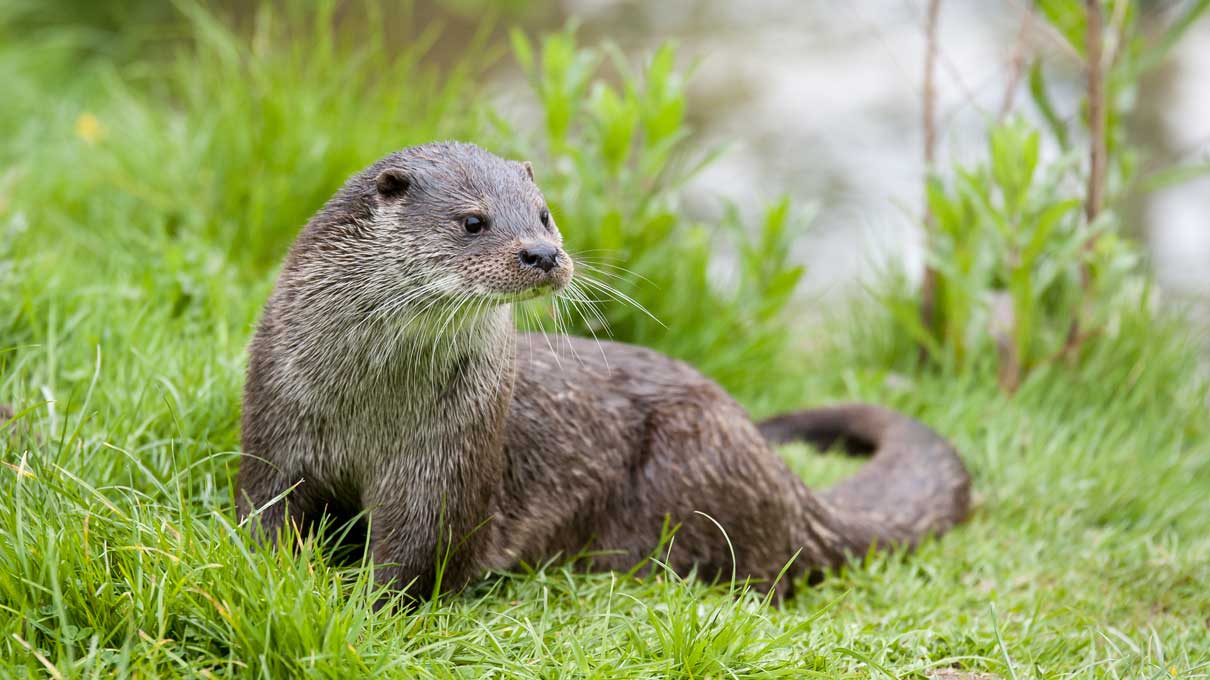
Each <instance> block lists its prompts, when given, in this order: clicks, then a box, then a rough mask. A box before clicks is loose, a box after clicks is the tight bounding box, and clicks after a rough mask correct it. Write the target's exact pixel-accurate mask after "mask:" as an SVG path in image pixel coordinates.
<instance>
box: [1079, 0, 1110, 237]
mask: <svg viewBox="0 0 1210 680" xmlns="http://www.w3.org/2000/svg"><path fill="white" fill-rule="evenodd" d="M1085 4H1087V6H1088V34H1087V41H1088V43H1087V52H1088V67H1087V68H1088V135H1089V137H1090V145H1089V146H1090V147H1091V148H1090V149H1089V168H1088V197H1087V201H1086V202H1085V204H1084V213H1085V215H1086V216H1087V217H1088V221H1089V222H1090V223H1091V222H1092V221H1093V220H1095V219H1096V217H1097V215H1099V214H1101V207H1102V204H1103V202H1104V200H1105V154H1106V149H1105V61H1104V59H1103V56H1102V53H1101V42H1102V39H1103V38H1102V35H1101V34H1102V32H1103V30H1104V29H1103V26H1104V18H1103V17H1102V16H1101V1H1100V0H1086V3H1085ZM1094 241H1095V239H1089V242H1088V243H1086V244H1085V246H1086V247H1089V248H1091V247H1092V245H1094V243H1093V242H1094Z"/></svg>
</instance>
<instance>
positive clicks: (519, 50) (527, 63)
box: [508, 28, 534, 78]
mask: <svg viewBox="0 0 1210 680" xmlns="http://www.w3.org/2000/svg"><path fill="white" fill-rule="evenodd" d="M508 39H509V41H510V42H512V46H513V56H514V57H515V58H516V59H517V64H518V65H519V66H520V67H521V71H522V72H523V73H525V75H527V76H529V77H530V78H532V77H533V76H534V49H533V45H532V44H531V43H530V42H529V38H527V37H526V36H525V32H524V31H522V30H521V29H519V28H514V29H512V30H511V31H509V32H508Z"/></svg>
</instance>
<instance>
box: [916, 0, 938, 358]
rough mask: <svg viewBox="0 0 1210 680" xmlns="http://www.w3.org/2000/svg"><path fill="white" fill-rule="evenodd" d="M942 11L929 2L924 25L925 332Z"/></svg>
mask: <svg viewBox="0 0 1210 680" xmlns="http://www.w3.org/2000/svg"><path fill="white" fill-rule="evenodd" d="M940 11H941V0H929V4H928V18H927V20H926V24H925V47H924V93H923V98H924V101H923V107H922V116H923V121H922V123H923V126H924V175H925V178H924V181H925V187H926V190H925V195H924V227H923V228H924V243H923V247H922V251H923V252H924V255H925V258H926V260H925V264H924V280H923V282H922V283H921V289H920V320H921V322H922V323H923V325H924V327H925V328H926V329H930V330H931V329H933V328H934V327H935V317H936V307H937V300H936V298H937V270H936V269H934V268H933V266H932V265H931V264H929V262H928V260H927V258H928V252H929V244H930V241H931V238H930V237H931V232H932V230H933V213H932V210H930V209H929V203H928V191H927V186H928V176H929V174H930V173H932V171H933V165H934V163H935V162H936V158H937V86H936V71H937V17H938V15H939V14H940ZM926 354H927V350H926V349H925V348H924V347H923V346H922V347H921V348H920V356H921V359H923V358H924V357H925V356H926Z"/></svg>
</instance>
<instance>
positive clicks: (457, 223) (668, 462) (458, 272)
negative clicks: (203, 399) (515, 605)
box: [235, 142, 970, 599]
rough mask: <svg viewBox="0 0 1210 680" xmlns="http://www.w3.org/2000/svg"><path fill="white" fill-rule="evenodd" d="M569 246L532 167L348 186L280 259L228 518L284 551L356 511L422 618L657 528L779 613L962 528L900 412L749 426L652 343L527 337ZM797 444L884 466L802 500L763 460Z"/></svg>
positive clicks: (710, 571)
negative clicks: (873, 561)
mask: <svg viewBox="0 0 1210 680" xmlns="http://www.w3.org/2000/svg"><path fill="white" fill-rule="evenodd" d="M562 244H563V239H562V235H561V233H560V231H559V229H558V227H557V226H556V224H555V220H554V218H553V216H552V215H551V214H550V211H549V210H548V209H547V206H546V203H545V201H544V199H543V196H542V193H541V191H540V190H539V188H538V186H537V184H536V183H535V181H534V173H533V167H532V166H531V165H530V164H529V163H528V162H524V163H523V162H517V161H509V160H505V159H502V158H500V157H498V156H495V155H493V154H491V153H489V152H487V151H485V150H483V149H481V148H479V147H478V146H475V145H472V144H467V143H456V142H441V143H431V144H425V145H422V146H415V147H411V148H407V149H404V150H402V151H399V152H396V153H392V154H390V155H388V156H386V157H385V158H383V159H381V160H379V161H378V162H376V163H374V164H373V165H371V166H370V167H368V168H367V169H365V170H364V171H362V172H359V173H357V174H356V175H354V176H353V177H352V178H351V179H349V180H348V182H347V183H346V184H345V185H344V186H343V187H341V188H340V190H339V191H337V192H336V194H335V196H333V197H332V198H331V199H330V200H329V201H328V202H327V204H326V205H324V206H323V208H322V209H321V210H320V211H319V212H318V213H317V214H316V215H315V216H314V217H313V218H312V219H311V220H310V221H309V222H308V223H307V224H306V226H305V227H304V228H303V229H302V232H301V234H300V235H299V236H298V238H297V240H296V241H295V243H294V245H293V246H292V247H291V248H290V251H289V254H288V255H287V257H286V260H285V264H284V266H283V268H282V270H281V272H280V274H279V277H278V280H277V283H276V286H275V288H274V290H273V292H272V294H271V296H270V297H269V300H268V303H267V304H266V306H265V308H264V312H263V315H262V318H261V320H260V323H259V325H258V327H257V329H256V331H255V334H254V337H253V339H252V341H251V345H250V351H249V354H250V356H249V365H248V372H247V381H246V385H245V392H244V402H243V406H244V408H243V414H242V434H241V445H242V450H243V455H242V460H241V463H240V469H239V472H238V476H237V480H236V489H235V493H236V504H237V512H238V515H239V517H240V519H241V521H244V520H247V519H249V518H252V519H253V521H251V522H249V524H250V525H251V526H253V527H256V531H257V534H258V536H259V537H260V538H261V539H262V540H264V539H266V537H267V538H268V540H272V539H273V538H275V537H280V536H282V535H283V534H282V533H281V532H282V529H283V527H297V528H299V529H300V530H306V528H307V527H314V526H316V524H317V523H318V522H321V521H331V520H333V518H336V519H345V520H347V519H350V518H355V517H358V516H363V515H365V516H368V522H367V525H368V528H367V532H368V536H367V539H368V547H369V553H370V557H371V558H372V560H373V562H374V564H375V568H376V571H375V575H376V579H377V580H378V581H379V582H380V584H382V585H385V586H387V587H388V589H389V590H396V591H397V590H401V589H403V590H405V591H406V593H407V596H408V597H415V598H418V599H423V598H427V597H431V596H433V595H435V594H437V593H440V592H444V591H450V590H457V589H460V588H462V587H464V586H465V585H467V584H468V583H470V582H471V581H472V580H474V579H475V578H477V577H479V576H481V575H483V574H484V573H485V572H487V571H490V570H507V569H510V568H514V567H516V566H517V565H519V564H521V563H528V564H535V563H540V562H543V561H545V560H548V559H551V558H554V557H556V556H559V555H562V556H570V555H574V554H577V553H581V552H582V551H584V550H586V549H588V550H591V551H593V552H592V553H591V554H592V556H591V558H590V559H589V560H587V561H586V562H587V565H588V566H589V567H590V568H592V569H598V570H627V569H631V568H634V567H636V566H638V565H640V564H643V563H644V560H645V559H646V558H648V557H650V556H651V555H652V554H653V553H654V552H655V551H657V550H658V549H659V548H660V546H661V545H667V544H666V540H667V537H668V535H669V530H670V529H674V530H675V531H674V533H673V536H674V537H673V539H672V543H671V545H670V546H668V547H669V549H668V553H667V555H661V558H662V559H663V561H664V562H666V564H667V565H668V566H669V567H670V568H672V569H673V570H675V571H676V572H677V573H679V574H690V573H695V574H696V575H697V576H698V577H700V578H702V579H706V580H717V579H720V578H729V577H731V576H732V575H734V576H735V577H737V578H739V579H747V580H749V581H750V582H751V583H753V584H755V585H756V587H757V588H758V589H762V591H763V592H768V589H770V588H775V589H776V591H775V594H776V595H778V596H779V597H784V596H788V595H789V594H791V593H792V589H793V583H794V580H795V579H796V578H798V577H800V576H802V575H803V574H810V575H814V576H818V575H821V574H822V573H824V572H825V571H826V570H827V569H829V568H833V567H837V566H840V565H842V564H843V563H844V562H845V560H846V559H848V558H849V557H850V556H853V555H857V556H861V555H864V554H865V553H866V552H867V551H868V550H870V548H871V547H875V546H876V547H879V548H890V547H895V546H903V547H907V548H911V547H913V546H915V545H916V544H917V543H918V542H919V541H920V540H921V538H923V537H925V536H927V535H936V534H940V533H942V532H944V531H946V530H947V529H949V528H950V527H952V526H954V525H955V524H956V523H958V522H960V521H961V520H962V519H963V518H964V517H965V516H966V514H967V511H968V505H969V487H970V480H969V477H968V474H967V471H966V469H965V467H964V466H963V463H962V461H961V460H960V458H959V457H958V455H957V453H956V451H955V450H954V448H953V447H952V446H950V445H949V444H948V443H947V442H946V441H945V440H944V439H942V438H941V437H940V436H938V435H937V434H936V433H934V432H933V431H932V430H930V429H929V428H927V427H926V426H924V425H922V424H921V423H919V422H917V421H915V420H913V419H911V418H908V417H906V416H904V415H900V414H899V413H896V412H893V411H891V410H887V409H885V408H880V407H877V406H872V405H862V404H849V405H840V406H831V407H825V408H818V409H811V410H804V411H799V412H795V413H790V414H786V415H781V416H777V417H775V418H772V419H770V420H767V421H765V422H763V423H760V424H754V423H753V422H752V421H751V420H750V419H749V417H748V415H747V413H746V412H745V410H744V409H743V408H742V407H741V406H740V405H739V404H738V403H737V402H736V401H735V400H734V399H732V398H731V397H730V396H729V395H728V394H727V393H726V392H725V391H724V390H723V389H722V388H721V387H719V386H718V385H717V384H715V383H714V382H712V381H711V380H709V379H707V378H706V377H704V376H703V375H701V374H700V373H698V372H697V371H696V370H694V369H693V368H691V367H690V366H688V365H687V364H685V363H682V362H680V361H677V360H674V359H672V358H669V357H667V356H664V355H662V354H659V353H657V352H655V351H652V350H650V349H645V348H642V347H637V346H632V345H627V344H622V343H615V342H600V343H597V342H595V341H594V340H585V339H580V338H573V337H565V336H560V337H558V338H557V341H554V342H550V341H549V339H547V338H544V337H543V336H541V335H532V334H521V333H518V332H517V331H516V329H515V325H514V320H513V315H512V308H511V305H512V304H513V303H515V302H518V301H521V300H524V299H527V298H532V297H535V296H540V295H553V294H558V293H559V292H560V291H561V290H562V289H563V288H564V287H565V286H566V285H567V284H568V282H569V281H570V280H571V278H572V276H573V273H574V268H575V264H574V263H573V261H572V259H571V258H570V257H569V256H568V254H567V252H566V251H564V250H563V247H562ZM788 441H806V442H810V443H813V444H816V445H818V446H820V447H823V448H825V449H826V448H829V447H831V446H833V445H834V444H838V443H839V444H843V445H845V446H847V447H848V448H849V449H850V450H852V451H854V452H857V453H862V452H865V453H869V454H872V458H871V459H870V460H869V461H868V462H867V463H865V464H864V465H863V467H862V468H861V469H860V470H859V471H858V472H857V473H856V474H855V475H854V476H853V477H851V478H849V479H848V480H846V481H843V482H841V483H839V484H837V485H836V486H834V487H832V488H830V489H828V490H827V491H825V492H823V493H820V494H815V493H812V492H811V491H810V490H809V489H808V488H807V487H806V486H805V485H804V484H803V482H802V481H801V480H800V479H799V478H798V477H797V476H796V475H795V474H793V473H792V472H791V471H790V469H789V468H788V467H787V466H786V464H785V462H784V461H783V460H782V459H781V458H780V457H779V456H778V454H777V453H776V452H775V451H774V449H773V448H772V446H773V445H774V444H778V443H782V442H788ZM724 534H725V535H724ZM787 565H789V567H788V568H787ZM783 568H787V569H786V571H785V572H784V573H783ZM779 575H781V576H782V577H781V578H779Z"/></svg>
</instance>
